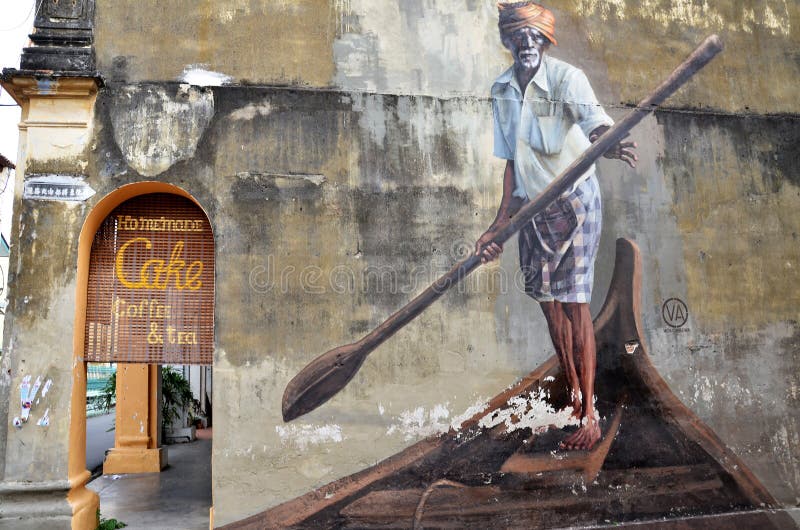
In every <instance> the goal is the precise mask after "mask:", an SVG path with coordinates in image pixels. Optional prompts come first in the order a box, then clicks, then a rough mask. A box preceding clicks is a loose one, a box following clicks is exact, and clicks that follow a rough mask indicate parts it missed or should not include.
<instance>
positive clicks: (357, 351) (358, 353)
mask: <svg viewBox="0 0 800 530" xmlns="http://www.w3.org/2000/svg"><path fill="white" fill-rule="evenodd" d="M368 353H369V350H368V349H367V348H364V347H361V346H359V344H357V343H356V344H348V345H346V346H339V347H338V348H334V349H332V350H330V351H329V352H326V353H323V354H322V355H320V356H319V357H317V358H316V359H314V360H313V361H311V362H310V363H309V364H308V365H307V366H306V367H305V368H303V369H302V370H301V371H300V372H299V373H298V374H297V375H296V376H294V378H292V380H291V381H289V384H288V385H286V390H284V392H283V403H282V410H283V421H285V422H289V421H292V420H293V419H295V418H298V417H300V416H302V415H303V414H306V413H308V412H311V411H312V410H314V409H315V408H317V407H319V406H320V405H322V404H323V403H325V402H326V401H328V400H329V399H330V398H332V397H333V396H334V395H336V394H337V393H338V392H339V391H340V390H341V389H342V388H344V386H345V385H347V383H349V382H350V380H351V379H352V378H353V376H354V375H355V374H356V372H357V371H358V369H359V368H360V367H361V364H362V363H363V362H364V359H366V357H367V354H368Z"/></svg>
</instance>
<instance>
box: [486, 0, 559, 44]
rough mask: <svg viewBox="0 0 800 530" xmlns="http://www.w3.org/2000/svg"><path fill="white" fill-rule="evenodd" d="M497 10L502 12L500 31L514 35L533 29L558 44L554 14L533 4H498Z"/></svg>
mask: <svg viewBox="0 0 800 530" xmlns="http://www.w3.org/2000/svg"><path fill="white" fill-rule="evenodd" d="M497 9H498V10H499V11H500V23H499V25H500V31H502V32H503V33H512V32H514V31H517V30H518V29H521V28H524V27H528V26H530V27H532V28H536V29H537V30H539V31H540V32H541V33H542V35H544V36H545V37H547V38H548V39H550V42H552V43H553V44H555V45H558V43H557V42H556V37H555V34H556V17H554V16H553V13H552V12H551V11H550V10H549V9H546V8H544V7H542V6H540V5H539V4H534V3H533V2H515V3H502V2H501V3H498V4H497Z"/></svg>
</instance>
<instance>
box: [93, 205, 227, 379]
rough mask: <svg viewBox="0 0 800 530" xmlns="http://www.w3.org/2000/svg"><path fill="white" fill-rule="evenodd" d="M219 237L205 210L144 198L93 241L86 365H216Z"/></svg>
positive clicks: (120, 210) (123, 209)
mask: <svg viewBox="0 0 800 530" xmlns="http://www.w3.org/2000/svg"><path fill="white" fill-rule="evenodd" d="M213 344H214V236H213V234H212V231H211V225H210V223H209V222H208V219H207V218H206V216H205V214H204V213H203V211H202V210H201V209H200V208H199V207H198V206H197V205H196V204H194V203H193V202H192V201H190V200H189V199H186V198H184V197H180V196H177V195H170V194H166V193H154V194H148V195H141V196H138V197H134V198H133V199H130V200H128V201H126V202H124V203H123V204H121V205H120V206H118V207H117V208H116V209H115V210H114V211H113V212H111V214H110V215H109V216H108V217H107V218H106V220H105V221H104V222H103V224H102V225H101V226H100V229H99V230H98V231H97V234H95V238H94V242H93V243H92V255H91V261H90V265H89V286H88V299H87V304H86V339H85V360H86V361H91V362H120V363H137V362H138V363H148V364H211V363H212V358H213Z"/></svg>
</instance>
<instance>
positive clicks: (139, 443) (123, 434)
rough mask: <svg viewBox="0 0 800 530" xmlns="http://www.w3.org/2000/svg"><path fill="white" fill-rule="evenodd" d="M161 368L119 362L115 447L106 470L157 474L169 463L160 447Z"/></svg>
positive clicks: (110, 472)
mask: <svg viewBox="0 0 800 530" xmlns="http://www.w3.org/2000/svg"><path fill="white" fill-rule="evenodd" d="M158 390H159V367H158V366H154V365H147V364H118V365H117V416H116V428H115V434H114V448H113V449H112V450H111V451H110V452H109V453H108V455H107V456H106V459H105V462H103V473H104V474H106V475H110V474H122V473H157V472H159V471H161V470H162V469H163V468H164V467H165V466H166V465H167V452H166V449H165V448H163V447H159V446H160V443H159V442H160V440H159V424H160V422H159V418H158V411H159V407H158V403H159V399H158Z"/></svg>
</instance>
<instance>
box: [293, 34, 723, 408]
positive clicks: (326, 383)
mask: <svg viewBox="0 0 800 530" xmlns="http://www.w3.org/2000/svg"><path fill="white" fill-rule="evenodd" d="M720 51H722V41H721V40H720V39H719V37H717V36H716V35H711V36H710V37H708V38H707V39H706V40H705V41H703V43H702V44H701V45H700V46H699V47H698V48H697V49H696V50H695V51H694V52H692V54H691V55H690V56H689V57H688V58H687V59H686V60H685V61H683V63H681V64H680V66H678V67H677V68H676V69H675V70H674V71H673V72H672V74H671V75H670V76H669V77H668V78H667V79H666V81H664V82H663V83H661V85H660V86H659V87H658V88H656V89H655V90H654V91H653V93H652V94H650V95H649V96H647V97H646V98H645V99H644V100H642V102H641V103H639V105H638V106H637V107H636V108H634V109H633V111H632V112H631V113H629V114H628V115H627V116H625V118H623V119H622V120H621V121H619V122H618V123H616V124H615V125H614V126H613V127H611V128H610V129H608V130H607V131H606V132H605V133H603V135H602V136H600V138H598V139H597V140H596V141H595V142H594V143H593V144H592V145H591V146H590V147H589V148H588V149H587V150H586V151H584V153H583V154H582V155H581V156H580V157H579V158H578V159H577V160H575V162H573V163H572V165H570V166H569V167H568V168H567V169H566V170H564V172H563V173H561V175H559V176H558V178H556V179H555V180H554V181H553V182H551V183H550V185H549V186H547V188H545V189H544V191H542V193H540V194H539V195H538V196H537V197H536V198H535V199H533V200H532V201H530V202H528V203H527V204H526V205H525V206H523V207H522V208H521V209H520V210H519V211H518V212H517V214H516V215H515V216H513V217H512V218H511V219H509V220H508V221H507V222H506V223H505V224H504V225H501V228H500V229H499V230H498V231H497V235H496V236H495V238H494V240H493V241H494V242H496V243H505V242H506V241H507V240H508V239H509V238H510V237H511V236H512V235H514V234H515V233H516V232H517V231H518V230H519V229H520V228H522V226H523V225H524V224H525V223H527V222H530V220H531V219H532V218H533V216H534V215H536V214H537V213H539V212H540V211H542V210H543V209H544V208H546V207H547V206H548V205H549V204H550V203H552V202H553V201H554V200H556V199H557V198H558V197H559V196H560V195H562V194H563V193H564V192H565V191H566V190H567V189H569V188H570V187H571V186H572V185H573V184H574V183H575V181H576V180H577V179H578V178H580V177H581V176H582V175H583V174H584V173H586V171H587V170H588V169H589V168H590V167H591V165H592V164H594V163H595V161H596V160H597V159H598V158H600V156H602V155H603V153H605V152H606V151H608V150H609V149H610V148H611V147H613V146H614V145H616V144H617V143H618V142H619V141H620V140H622V139H623V138H624V137H625V136H626V135H627V134H628V132H629V131H630V130H631V129H632V128H633V127H634V126H635V125H636V124H637V123H639V122H640V121H641V120H642V118H644V117H645V116H646V115H647V114H649V113H650V112H652V111H653V110H655V108H656V107H657V106H658V105H660V104H661V103H662V102H663V101H664V100H665V99H667V98H668V97H669V96H671V95H672V94H673V93H674V92H675V91H676V90H677V89H678V88H680V87H681V85H683V84H684V83H686V81H688V80H689V79H690V78H691V77H692V76H693V75H694V74H695V73H696V72H697V71H698V70H700V69H701V68H702V67H704V66H705V65H706V64H708V62H709V61H711V59H713V58H714V56H716V55H717V54H718V53H719V52H720ZM480 264H481V260H480V257H479V256H475V255H474V254H473V255H471V256H470V257H468V258H466V259H464V260H462V261H460V262H459V263H457V264H456V265H455V266H453V268H452V269H450V270H449V271H448V272H447V273H446V274H445V275H443V276H442V277H441V278H439V279H438V280H436V281H435V282H434V283H433V284H432V285H431V286H430V287H428V288H427V289H425V290H424V291H423V292H422V293H421V294H419V295H418V296H417V297H416V298H414V299H413V300H411V302H409V303H408V304H406V306H405V307H403V308H402V309H400V310H399V311H397V312H396V313H395V314H393V315H392V316H390V317H389V318H388V319H386V321H385V322H384V323H383V324H381V325H380V326H378V327H377V328H375V329H374V330H373V331H372V332H370V333H369V334H368V335H366V336H365V337H364V338H362V339H361V340H360V341H358V342H356V343H354V344H348V345H346V346H339V347H338V348H335V349H333V350H330V351H329V352H327V353H324V354H322V355H320V356H319V357H317V358H316V359H314V360H313V361H312V362H311V363H309V364H308V365H307V366H306V367H305V368H303V369H302V370H301V371H300V373H298V374H297V375H296V376H295V377H294V378H293V379H292V380H291V381H290V382H289V384H288V385H286V390H285V391H284V393H283V420H284V421H291V420H293V419H295V418H297V417H298V416H302V415H303V414H306V413H307V412H310V411H312V410H314V409H315V408H317V407H319V406H320V405H322V404H323V403H325V402H326V401H328V400H329V399H330V398H331V397H333V396H334V395H336V393H338V392H339V391H340V390H341V389H342V388H344V386H345V385H346V384H347V383H348V382H350V380H351V379H352V378H353V376H354V375H355V374H356V372H357V371H358V369H359V368H360V367H361V365H362V363H363V362H364V359H366V358H367V355H369V354H370V353H371V352H372V350H374V349H375V348H377V347H378V346H379V345H381V344H382V343H383V342H384V341H385V340H386V339H388V338H389V337H391V336H392V335H394V334H395V333H396V332H397V330H399V329H400V328H402V327H403V326H405V325H406V324H408V323H409V322H411V321H412V320H413V319H414V318H415V317H416V316H417V315H419V314H420V313H422V312H423V311H424V310H425V309H426V308H427V307H428V306H430V305H431V304H432V303H433V302H435V301H436V300H437V299H438V298H439V297H440V296H442V294H444V292H445V291H447V290H448V289H449V288H450V287H452V286H453V285H455V284H456V283H458V282H459V281H461V279H462V278H464V277H465V276H466V275H467V274H469V273H470V272H472V271H473V270H475V269H476V268H478V266H479V265H480Z"/></svg>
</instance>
